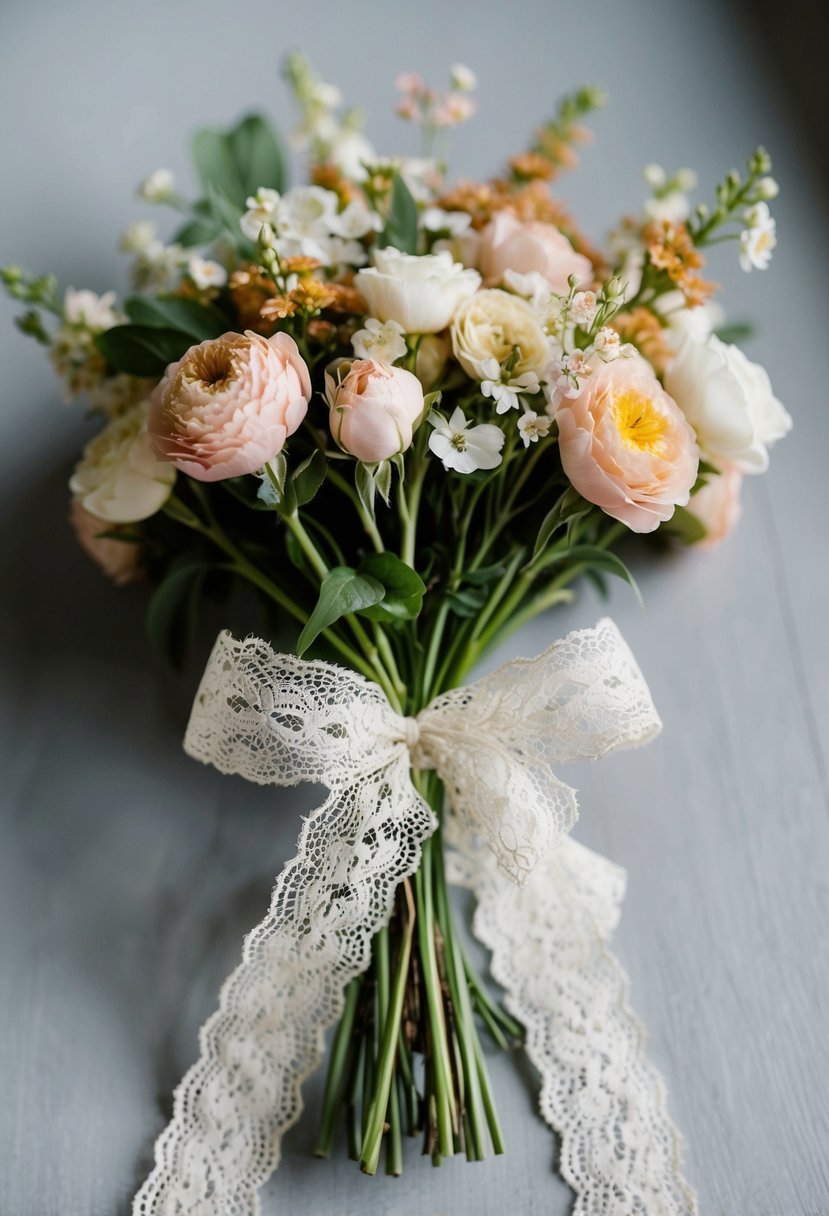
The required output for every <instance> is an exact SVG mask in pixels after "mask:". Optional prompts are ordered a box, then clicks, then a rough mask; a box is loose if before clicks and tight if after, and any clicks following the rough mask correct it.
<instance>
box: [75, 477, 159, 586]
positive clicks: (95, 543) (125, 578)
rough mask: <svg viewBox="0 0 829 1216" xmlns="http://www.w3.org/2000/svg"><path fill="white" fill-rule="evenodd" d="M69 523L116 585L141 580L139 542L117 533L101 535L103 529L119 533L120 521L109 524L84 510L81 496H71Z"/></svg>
mask: <svg viewBox="0 0 829 1216" xmlns="http://www.w3.org/2000/svg"><path fill="white" fill-rule="evenodd" d="M69 522H70V524H71V525H72V529H73V531H74V533H75V536H76V537H77V540H78V544H79V545H80V546H81V548H82V549H83V550H84V552H85V553H87V554H88V555H89V557H91V558H92V560H93V562H95V564H96V565H97V566H99V567H100V568H101V570H103V572H104V574H105V575H106V576H107V578H108V579H110V581H111V582H113V583H115V585H116V587H123V586H125V585H126V584H127V583H136V582H139V581H140V579H142V578H143V577H144V570H143V567H142V565H141V544H140V543H137V542H136V541H135V540H118V539H117V537H115V536H101V533H102V532H104V531H115V532H117V531H118V529H119V527H120V525H119V524H110V525H109V528H108V527H107V525H106V524H105V523H104V522H103V521H102V520H100V519H98V517H97V516H96V515H91V514H90V513H89V511H87V510H85V508H84V506H83V504H82V503H81V500H80V499H79V498H73V499H72V505H71V506H70V508H69Z"/></svg>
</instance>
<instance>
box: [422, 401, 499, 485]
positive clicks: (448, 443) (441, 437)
mask: <svg viewBox="0 0 829 1216" xmlns="http://www.w3.org/2000/svg"><path fill="white" fill-rule="evenodd" d="M429 421H430V422H431V424H432V426H433V427H434V430H433V431H432V433H431V435H430V436H429V447H430V448H431V450H432V451H433V452H434V454H435V455H436V456H437V457H438V459H439V460H440V461H442V463H443V467H444V468H445V469H454V470H455V472H456V473H474V472H475V470H476V469H495V468H497V467H498V465H499V464H500V463H501V448H502V447H503V446H504V432H503V431H502V430H501V428H500V427H498V426H492V425H491V424H490V423H486V422H484V423H481V424H480V425H478V426H472V424H471V421H470V420H468V419H467V417H466V415H465V414H464V412H463V410H462V409H461V408H460V406H458V407H457V409H456V410H455V412H454V413H453V414H452V417H451V418H450V419H449V421H448V422H447V421H446V419H445V418H443V417H442V416H441V415H440V414H432V415H430V417H429Z"/></svg>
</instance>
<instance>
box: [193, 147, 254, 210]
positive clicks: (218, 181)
mask: <svg viewBox="0 0 829 1216" xmlns="http://www.w3.org/2000/svg"><path fill="white" fill-rule="evenodd" d="M192 154H193V161H194V163H195V166H196V172H197V173H198V175H199V181H200V182H201V184H202V189H203V190H204V192H205V194H207V195H208V196H209V195H210V192H211V190H217V191H219V192H220V193H221V194H223V195H225V196H226V197H227V198H229V199H232V200H233V202H235V203H237V204H238V206H239V207H243V206H244V205H245V199H246V197H247V193H248V192H247V190H246V189H245V184H244V181H243V180H242V173H241V170H240V168H239V165H238V162H237V160H236V156H235V154H234V149H233V142H232V139H231V136H230V135H229V134H227V133H226V132H225V131H219V130H216V129H215V128H214V127H205V128H203V129H202V130H201V131H197V132H196V134H195V136H194V137H193V143H192Z"/></svg>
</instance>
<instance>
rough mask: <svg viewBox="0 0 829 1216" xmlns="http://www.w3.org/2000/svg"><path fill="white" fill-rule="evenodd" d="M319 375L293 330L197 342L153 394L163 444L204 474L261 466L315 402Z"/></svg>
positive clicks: (190, 471) (167, 454) (154, 421)
mask: <svg viewBox="0 0 829 1216" xmlns="http://www.w3.org/2000/svg"><path fill="white" fill-rule="evenodd" d="M310 396H311V377H310V375H309V374H308V368H307V367H306V365H305V362H304V360H303V359H302V356H301V355H300V353H299V349H298V348H297V344H296V342H294V340H293V338H291V337H289V336H288V335H287V334H282V333H280V334H274V336H273V337H272V338H263V337H260V335H259V334H255V333H253V332H252V331H251V330H248V331H247V332H246V333H244V334H237V333H227V334H223V335H222V337H221V338H216V339H214V340H213V341H210V342H202V343H200V345H198V346H191V347H190V349H189V350H188V351H187V352H186V354H185V355H184V356H183V357H182V358H181V359H179V361H178V363H172V364H171V365H170V366H169V367H168V368H167V371H166V372H165V373H164V377H163V379H162V381H161V383H160V384H159V385H158V387H157V388H156V390H155V392H154V393H153V395H152V400H151V404H150V418H149V430H150V434H151V436H152V439H153V442H154V444H155V446H156V449H157V451H158V452H159V453H160V454H161V456H162V458H163V459H165V460H169V461H171V462H172V463H173V464H174V465H175V466H176V468H177V469H180V470H181V472H182V473H186V474H187V475H188V476H189V477H194V478H195V479H196V480H197V481H222V480H224V479H225V478H228V477H241V476H242V475H243V474H245V473H254V472H255V471H256V470H257V469H261V468H262V466H263V465H264V464H267V462H268V461H269V460H272V459H273V457H274V456H276V455H277V453H278V452H280V451H281V450H282V447H283V445H284V443H285V440H286V439H287V438H288V436H289V435H292V434H293V433H294V431H295V430H296V429H297V427H298V426H299V424H300V423H301V422H302V419H303V418H304V417H305V414H306V411H307V409H308V401H309V399H310Z"/></svg>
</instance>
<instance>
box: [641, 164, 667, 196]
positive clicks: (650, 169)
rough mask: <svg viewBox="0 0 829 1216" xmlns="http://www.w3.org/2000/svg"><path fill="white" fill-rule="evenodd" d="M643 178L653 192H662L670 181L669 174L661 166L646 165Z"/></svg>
mask: <svg viewBox="0 0 829 1216" xmlns="http://www.w3.org/2000/svg"><path fill="white" fill-rule="evenodd" d="M642 176H643V177H644V179H645V181H646V182H647V184H648V185H649V186H650V188H651V190H661V189H662V187H663V186H664V185H665V182H666V181H667V180H668V178H667V174H666V173H665V170H664V169H663V168H662V166H661V165H653V164H651V165H645V167H644V169H643V170H642Z"/></svg>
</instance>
